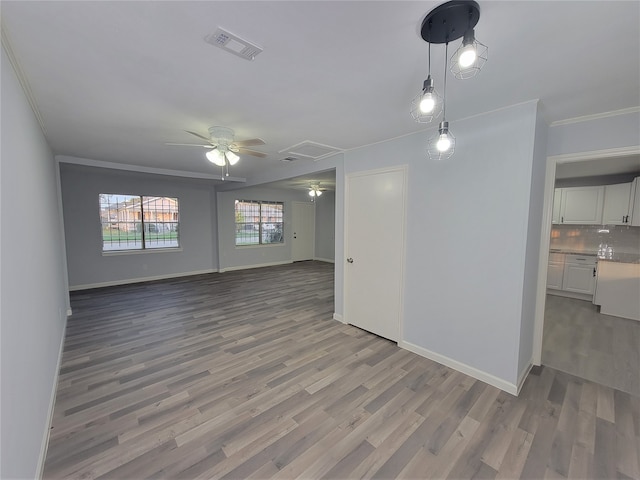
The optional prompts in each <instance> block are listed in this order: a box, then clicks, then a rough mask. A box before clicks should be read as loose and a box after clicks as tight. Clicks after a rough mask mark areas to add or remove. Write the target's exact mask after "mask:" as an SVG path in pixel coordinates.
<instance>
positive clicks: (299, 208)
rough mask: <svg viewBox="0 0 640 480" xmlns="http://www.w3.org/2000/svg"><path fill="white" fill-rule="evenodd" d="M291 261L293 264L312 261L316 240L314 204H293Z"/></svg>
mask: <svg viewBox="0 0 640 480" xmlns="http://www.w3.org/2000/svg"><path fill="white" fill-rule="evenodd" d="M292 205H293V206H292V209H293V215H292V216H293V221H292V230H293V232H292V233H293V236H292V245H291V259H292V260H293V261H294V262H300V261H302V260H313V257H314V249H315V239H316V206H315V204H314V203H310V202H309V203H305V202H293V204H292Z"/></svg>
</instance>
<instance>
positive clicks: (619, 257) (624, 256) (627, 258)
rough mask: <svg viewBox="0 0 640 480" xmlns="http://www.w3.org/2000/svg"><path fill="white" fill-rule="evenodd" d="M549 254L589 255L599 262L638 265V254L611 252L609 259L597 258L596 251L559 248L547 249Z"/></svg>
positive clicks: (639, 256) (639, 259)
mask: <svg viewBox="0 0 640 480" xmlns="http://www.w3.org/2000/svg"><path fill="white" fill-rule="evenodd" d="M549 252H550V253H565V254H570V255H591V256H594V257H598V261H599V262H618V263H640V253H618V252H613V253H611V256H610V257H609V254H607V256H606V257H605V256H598V251H597V250H582V251H576V250H569V249H567V250H565V249H561V248H551V249H549Z"/></svg>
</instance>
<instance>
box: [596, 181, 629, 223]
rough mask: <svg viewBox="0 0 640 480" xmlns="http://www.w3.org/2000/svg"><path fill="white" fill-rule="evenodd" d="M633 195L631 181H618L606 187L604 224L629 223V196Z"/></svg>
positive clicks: (603, 213) (603, 212)
mask: <svg viewBox="0 0 640 480" xmlns="http://www.w3.org/2000/svg"><path fill="white" fill-rule="evenodd" d="M630 197H631V183H618V184H616V185H606V186H605V187H604V208H603V211H602V224H603V225H629V224H630V223H631V217H630V215H629V208H630V204H629V198H630Z"/></svg>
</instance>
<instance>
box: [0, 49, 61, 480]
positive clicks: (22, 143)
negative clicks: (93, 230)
mask: <svg viewBox="0 0 640 480" xmlns="http://www.w3.org/2000/svg"><path fill="white" fill-rule="evenodd" d="M1 50H2V68H1V70H2V90H1V96H2V112H1V122H2V147H1V151H0V155H1V156H2V166H1V169H0V177H1V180H0V181H1V189H0V205H1V214H2V231H1V237H0V238H1V240H0V245H1V260H0V261H1V263H2V276H1V280H0V285H1V288H0V292H1V293H0V295H1V297H2V301H1V304H2V307H1V309H0V312H1V322H0V327H1V338H2V340H1V350H2V353H1V357H0V358H1V363H2V367H1V377H2V387H1V397H0V398H1V402H2V407H1V410H0V415H1V420H0V423H1V424H2V434H1V440H2V458H1V459H0V463H1V465H0V477H1V478H7V479H8V478H35V477H36V476H38V475H39V471H38V470H39V469H40V468H41V464H40V461H41V460H42V458H41V456H42V453H43V447H44V440H45V439H46V438H47V434H48V426H49V418H48V414H49V408H50V405H51V402H52V399H53V396H54V392H55V388H56V379H57V373H58V370H57V369H58V359H59V353H60V351H61V347H62V342H63V335H64V328H65V324H66V313H67V306H68V293H67V291H66V283H67V282H66V278H65V269H64V248H63V241H62V229H61V222H60V215H61V212H60V211H59V209H58V205H59V203H58V192H57V179H56V169H55V161H54V158H53V155H52V153H51V150H50V149H49V146H48V145H47V141H46V139H45V137H44V135H43V133H42V131H41V130H40V127H39V125H38V123H37V121H36V118H35V115H34V114H33V111H32V110H31V108H30V106H29V103H28V101H27V98H26V96H25V95H24V92H23V91H22V88H21V87H20V84H19V82H18V79H17V77H16V75H15V72H14V70H13V68H12V67H11V64H10V63H9V59H8V57H7V55H6V53H5V50H4V48H3V49H1Z"/></svg>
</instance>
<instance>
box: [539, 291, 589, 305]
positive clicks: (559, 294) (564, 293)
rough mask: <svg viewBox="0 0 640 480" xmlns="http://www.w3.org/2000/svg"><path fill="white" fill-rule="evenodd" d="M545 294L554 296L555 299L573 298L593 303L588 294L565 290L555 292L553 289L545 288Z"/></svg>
mask: <svg viewBox="0 0 640 480" xmlns="http://www.w3.org/2000/svg"><path fill="white" fill-rule="evenodd" d="M547 293H548V294H549V295H555V296H556V297H567V298H575V299H577V300H586V301H587V302H593V295H590V294H588V293H577V292H567V291H566V290H556V289H555V288H547Z"/></svg>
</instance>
